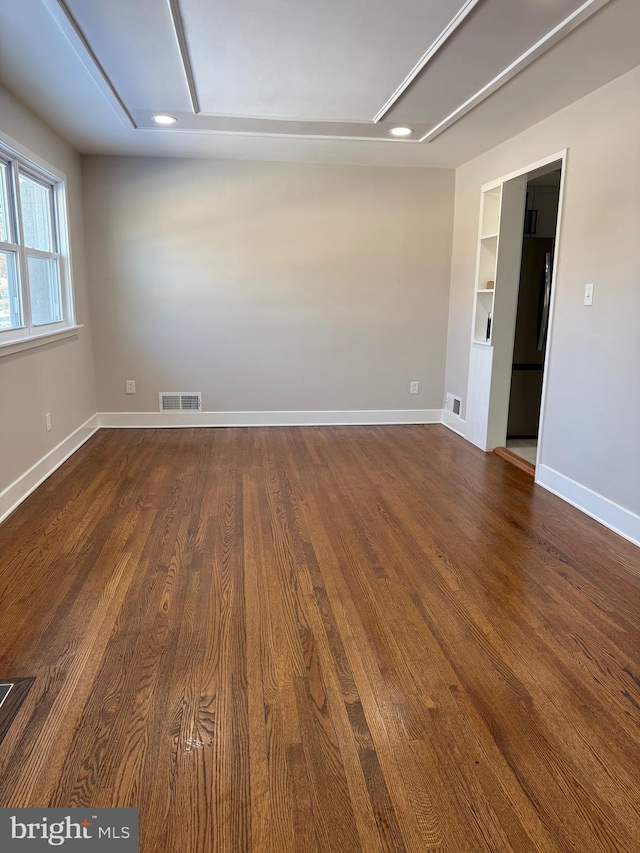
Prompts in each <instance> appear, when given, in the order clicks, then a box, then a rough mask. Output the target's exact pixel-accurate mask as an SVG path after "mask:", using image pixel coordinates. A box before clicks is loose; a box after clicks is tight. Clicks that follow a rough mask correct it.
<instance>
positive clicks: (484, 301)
mask: <svg viewBox="0 0 640 853" xmlns="http://www.w3.org/2000/svg"><path fill="white" fill-rule="evenodd" d="M490 316H493V292H492V291H490V290H489V291H484V292H481V291H478V293H477V294H476V320H475V327H474V333H473V340H474V341H475V342H476V343H490V341H491V330H490V329H489V318H490ZM487 332H489V334H487Z"/></svg>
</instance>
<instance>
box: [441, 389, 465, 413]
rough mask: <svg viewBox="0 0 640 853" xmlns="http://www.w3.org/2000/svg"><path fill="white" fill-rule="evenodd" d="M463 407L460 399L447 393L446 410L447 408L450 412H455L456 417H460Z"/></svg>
mask: <svg viewBox="0 0 640 853" xmlns="http://www.w3.org/2000/svg"><path fill="white" fill-rule="evenodd" d="M461 407H462V400H461V399H460V397H456V396H455V395H454V394H449V393H447V401H446V403H445V408H447V409H448V410H449V411H450V412H453V414H454V415H460V409H461Z"/></svg>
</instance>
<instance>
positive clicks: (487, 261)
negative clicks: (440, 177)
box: [473, 186, 502, 344]
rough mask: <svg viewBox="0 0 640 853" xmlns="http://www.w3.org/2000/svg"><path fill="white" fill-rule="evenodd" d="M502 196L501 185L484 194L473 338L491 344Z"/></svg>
mask: <svg viewBox="0 0 640 853" xmlns="http://www.w3.org/2000/svg"><path fill="white" fill-rule="evenodd" d="M501 198H502V186H497V187H493V188H492V189H489V190H486V191H485V192H483V193H482V203H481V209H480V217H481V218H480V236H479V239H478V259H477V264H476V281H475V305H474V313H473V318H474V319H473V341H474V343H479V344H490V343H491V322H490V320H491V319H492V318H493V307H494V298H495V286H496V271H497V258H498V232H499V229H500V204H501Z"/></svg>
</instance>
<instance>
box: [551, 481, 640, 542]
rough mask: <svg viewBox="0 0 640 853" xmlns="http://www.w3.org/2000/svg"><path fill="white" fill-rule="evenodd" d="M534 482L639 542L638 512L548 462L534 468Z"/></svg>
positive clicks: (624, 535)
mask: <svg viewBox="0 0 640 853" xmlns="http://www.w3.org/2000/svg"><path fill="white" fill-rule="evenodd" d="M536 483H537V484H538V485H539V486H542V487H543V488H545V489H547V490H548V491H549V492H553V494H554V495H557V496H558V497H559V498H562V500H565V501H567V503H570V504H571V505H572V506H575V507H576V508H577V509H579V510H582V512H584V513H586V514H587V515H589V516H591V518H594V519H595V520H596V521H599V522H600V524H604V526H605V527H608V528H609V529H610V530H613V531H614V533H618V534H619V535H620V536H623V537H624V538H625V539H628V540H629V542H633V544H634V545H638V546H640V515H636V514H635V513H634V512H631V510H629V509H625V508H624V507H622V506H619V505H618V504H616V503H614V502H613V501H610V500H609V498H605V497H603V496H602V495H599V494H598V493H597V492H594V491H592V490H591V489H588V488H587V487H586V486H582V485H580V483H576V481H575V480H572V479H571V478H570V477H565V475H564V474H560V472H559V471H555V470H554V469H553V468H549V467H548V466H547V465H538V467H537V468H536Z"/></svg>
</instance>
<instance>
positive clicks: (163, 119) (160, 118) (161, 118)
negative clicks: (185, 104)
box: [153, 115, 178, 125]
mask: <svg viewBox="0 0 640 853" xmlns="http://www.w3.org/2000/svg"><path fill="white" fill-rule="evenodd" d="M153 120H154V121H155V123H156V124H164V125H169V124H176V122H177V121H178V119H177V118H174V117H173V116H165V115H157V116H154V117H153Z"/></svg>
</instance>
